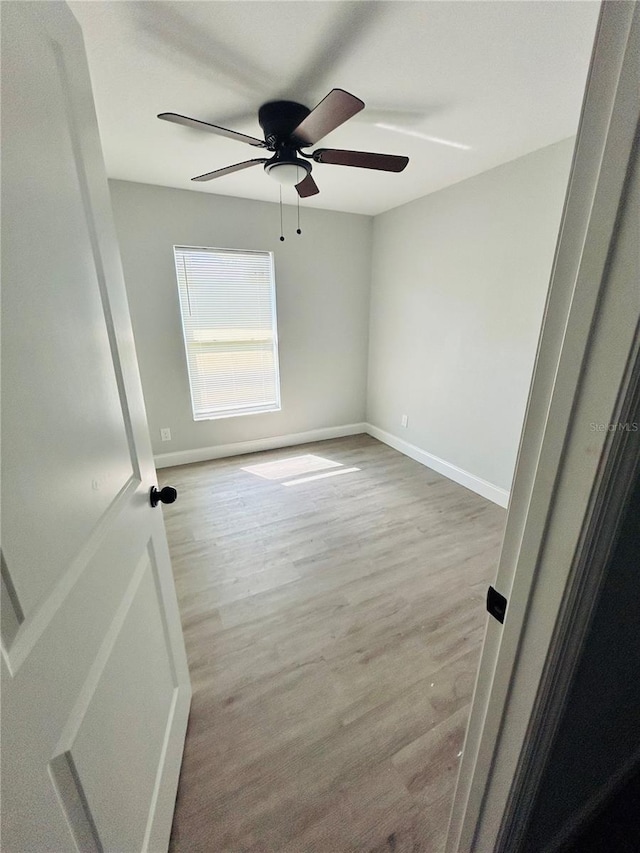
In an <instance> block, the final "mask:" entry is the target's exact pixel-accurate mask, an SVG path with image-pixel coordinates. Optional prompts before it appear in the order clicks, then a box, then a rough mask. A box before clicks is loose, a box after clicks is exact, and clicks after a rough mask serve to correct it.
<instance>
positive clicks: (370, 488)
mask: <svg viewBox="0 0 640 853" xmlns="http://www.w3.org/2000/svg"><path fill="white" fill-rule="evenodd" d="M341 468H343V469H346V468H358V469H359V470H357V471H351V472H348V473H344V474H342V475H340V476H328V477H325V476H323V475H324V474H326V473H330V472H333V471H337V470H340V469H341ZM310 477H314V478H315V477H317V479H306V480H305V482H300V483H296V484H295V485H291V486H285V485H283V484H284V483H285V482H291V481H294V482H296V481H297V480H298V479H304V478H310ZM160 480H161V483H162V484H163V485H164V484H171V485H174V486H175V487H176V488H177V489H178V492H179V500H178V502H177V503H176V504H174V505H172V506H170V507H167V508H165V510H164V515H165V520H166V526H167V535H168V539H169V546H170V550H171V556H172V563H173V569H174V575H175V578H176V589H177V592H178V599H179V603H180V609H181V616H182V622H183V629H184V634H185V643H186V646H187V654H188V657H189V666H190V671H191V677H192V682H193V687H194V697H193V706H192V711H191V717H190V721H189V729H188V732H187V740H186V744H185V755H184V761H183V766H182V772H181V777H180V785H179V791H178V799H177V803H176V811H175V816H174V823H173V831H172V838H171V850H172V851H173V853H199V851H203V853H389V851H394V853H409V851H411V853H440V851H441V850H442V848H443V844H444V839H445V837H446V830H447V820H448V815H449V810H450V807H451V798H452V794H453V785H454V782H455V775H456V772H457V766H458V760H459V759H458V752H459V751H460V749H461V743H462V739H463V737H464V730H465V728H466V722H467V716H468V709H469V703H470V701H471V693H472V690H473V684H474V680H475V672H476V668H477V663H478V659H479V652H480V644H481V640H482V635H483V632H484V625H485V622H486V613H485V610H484V594H485V591H486V585H487V583H490V582H491V581H492V580H493V578H494V576H495V571H496V565H497V559H498V555H499V549H500V544H501V539H502V533H503V526H504V520H505V513H504V510H502V509H500V508H499V507H496V506H495V505H493V504H491V503H489V502H488V501H486V500H484V499H483V498H480V497H479V496H478V495H476V494H474V493H472V492H470V491H468V490H466V489H464V488H462V487H461V486H458V485H457V484H455V483H452V482H450V481H449V480H447V479H445V478H444V477H441V476H440V475H438V474H437V473H435V472H433V471H431V470H429V469H427V468H425V467H423V466H421V465H419V464H418V463H416V462H414V461H412V460H410V459H408V458H407V457H405V456H402V455H401V454H399V453H397V452H396V451H394V450H392V449H391V448H389V447H387V446H386V445H383V444H381V443H379V442H377V441H375V440H374V439H372V438H370V437H368V436H354V437H351V438H346V439H336V440H332V441H325V442H320V443H317V444H313V445H307V446H305V447H297V448H286V449H283V450H277V451H268V452H263V453H257V454H251V455H249V456H243V457H233V458H230V459H222V460H216V461H213V462H207V463H198V464H195V465H188V466H182V467H179V468H173V469H164V470H163V471H161V472H160Z"/></svg>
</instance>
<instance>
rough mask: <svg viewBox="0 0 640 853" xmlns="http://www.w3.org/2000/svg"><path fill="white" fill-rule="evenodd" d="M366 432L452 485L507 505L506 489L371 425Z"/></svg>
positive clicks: (368, 425)
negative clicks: (445, 478) (439, 475)
mask: <svg viewBox="0 0 640 853" xmlns="http://www.w3.org/2000/svg"><path fill="white" fill-rule="evenodd" d="M366 432H367V433H368V434H369V435H370V436H372V437H373V438H377V439H378V441H382V442H383V443H384V444H388V445H389V447H393V449H394V450H399V451H400V453H404V455H405V456H409V457H410V458H411V459H415V461H416V462H420V463H421V464H422V465H426V467H427V468H431V469H432V470H434V471H437V472H438V474H443V475H444V476H445V477H448V478H449V479H450V480H453V481H454V483H459V484H460V485H461V486H465V488H467V489H471V491H472V492H476V494H478V495H482V497H483V498H487V499H488V500H490V501H493V503H495V504H498V506H502V507H506V506H507V505H508V503H509V492H507V491H506V489H501V488H500V487H499V486H495V485H494V484H493V483H489V482H487V481H486V480H483V479H482V478H481V477H476V475H475V474H470V473H469V472H468V471H465V470H464V469H463V468H458V466H457V465H452V464H451V462H446V461H445V460H444V459H440V457H439V456H434V455H433V454H431V453H427V451H426V450H422V449H421V448H419V447H416V445H415V444H410V443H409V442H408V441H404V440H403V439H401V438H398V437H397V436H395V435H393V434H392V433H390V432H386V430H383V429H380V428H379V427H376V426H373V424H366Z"/></svg>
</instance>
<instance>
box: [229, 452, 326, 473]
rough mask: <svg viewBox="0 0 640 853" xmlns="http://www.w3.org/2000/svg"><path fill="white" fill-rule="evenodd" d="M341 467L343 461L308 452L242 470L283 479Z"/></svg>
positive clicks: (249, 466)
mask: <svg viewBox="0 0 640 853" xmlns="http://www.w3.org/2000/svg"><path fill="white" fill-rule="evenodd" d="M340 467H342V463H341V462H333V461H332V460H331V459H323V457H322V456H313V454H311V453H307V454H305V455H304V456H292V457H289V459H276V460H274V461H273V462H262V463H261V464H260V465H248V466H247V467H246V468H243V469H242V470H243V471H247V472H248V473H249V474H255V475H256V476H257V477H264V479H265V480H283V479H284V478H285V477H297V476H299V475H300V474H311V473H312V472H313V471H324V470H325V469H327V468H340Z"/></svg>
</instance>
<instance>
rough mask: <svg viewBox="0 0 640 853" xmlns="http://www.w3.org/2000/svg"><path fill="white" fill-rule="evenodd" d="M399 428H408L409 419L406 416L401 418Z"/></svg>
mask: <svg viewBox="0 0 640 853" xmlns="http://www.w3.org/2000/svg"><path fill="white" fill-rule="evenodd" d="M400 426H403V427H404V428H405V429H406V428H407V427H408V426H409V418H408V417H407V416H406V415H403V416H402V419H401V421H400Z"/></svg>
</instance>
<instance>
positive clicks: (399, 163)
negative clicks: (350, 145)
mask: <svg viewBox="0 0 640 853" xmlns="http://www.w3.org/2000/svg"><path fill="white" fill-rule="evenodd" d="M312 156H313V159H314V160H315V161H316V163H332V164H333V165H335V166H356V167H357V168H358V169H378V170H380V171H381V172H401V171H402V170H403V169H404V168H405V166H406V165H407V163H408V162H409V158H408V157H399V156H398V155H397V154H374V153H373V152H372V151H343V150H341V149H339V148H318V150H317V151H314V152H313V155H312Z"/></svg>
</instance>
